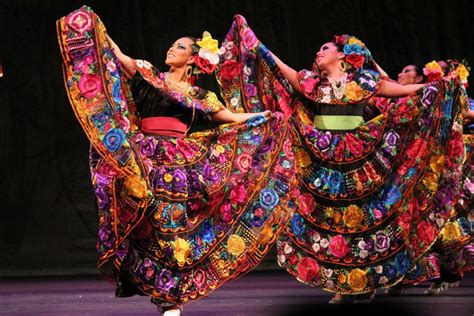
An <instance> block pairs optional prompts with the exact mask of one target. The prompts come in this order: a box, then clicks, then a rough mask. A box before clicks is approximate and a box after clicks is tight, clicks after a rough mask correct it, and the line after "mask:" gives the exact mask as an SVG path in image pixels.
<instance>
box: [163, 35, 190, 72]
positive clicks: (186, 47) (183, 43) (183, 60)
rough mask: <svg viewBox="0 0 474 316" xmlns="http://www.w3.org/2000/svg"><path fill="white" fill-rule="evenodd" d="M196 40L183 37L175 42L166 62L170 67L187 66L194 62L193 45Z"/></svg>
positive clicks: (169, 50) (167, 54)
mask: <svg viewBox="0 0 474 316" xmlns="http://www.w3.org/2000/svg"><path fill="white" fill-rule="evenodd" d="M192 44H194V41H193V40H192V39H190V38H188V37H182V38H180V39H178V40H176V42H174V43H173V44H172V45H171V47H170V48H169V49H168V52H167V53H166V60H165V63H166V64H167V65H168V66H170V67H175V68H181V67H186V66H187V65H190V64H192V63H193V62H194V59H193V50H192V48H191V45H192Z"/></svg>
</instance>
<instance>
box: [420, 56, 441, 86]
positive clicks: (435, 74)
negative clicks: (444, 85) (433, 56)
mask: <svg viewBox="0 0 474 316" xmlns="http://www.w3.org/2000/svg"><path fill="white" fill-rule="evenodd" d="M423 74H424V75H425V76H426V82H433V81H438V80H441V78H443V77H444V75H445V74H444V72H443V69H442V68H441V66H440V65H439V64H438V62H437V61H436V60H433V61H431V62H429V63H427V64H426V65H425V67H423Z"/></svg>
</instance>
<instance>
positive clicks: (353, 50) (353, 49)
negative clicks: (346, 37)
mask: <svg viewBox="0 0 474 316" xmlns="http://www.w3.org/2000/svg"><path fill="white" fill-rule="evenodd" d="M363 50H364V49H363V48H362V46H360V45H359V44H346V45H344V49H343V51H344V54H346V55H351V54H356V55H362V53H363Z"/></svg>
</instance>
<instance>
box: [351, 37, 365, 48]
mask: <svg viewBox="0 0 474 316" xmlns="http://www.w3.org/2000/svg"><path fill="white" fill-rule="evenodd" d="M348 43H349V45H350V44H358V45H360V46H362V47H365V44H364V43H363V42H362V41H361V40H359V39H357V38H355V37H351V38H350V39H349V42H348Z"/></svg>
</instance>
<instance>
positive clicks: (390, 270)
mask: <svg viewBox="0 0 474 316" xmlns="http://www.w3.org/2000/svg"><path fill="white" fill-rule="evenodd" d="M384 270H385V271H386V273H385V274H386V275H387V278H388V279H393V278H394V277H395V275H396V274H397V269H396V268H395V266H393V265H386V266H385V269H384Z"/></svg>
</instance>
